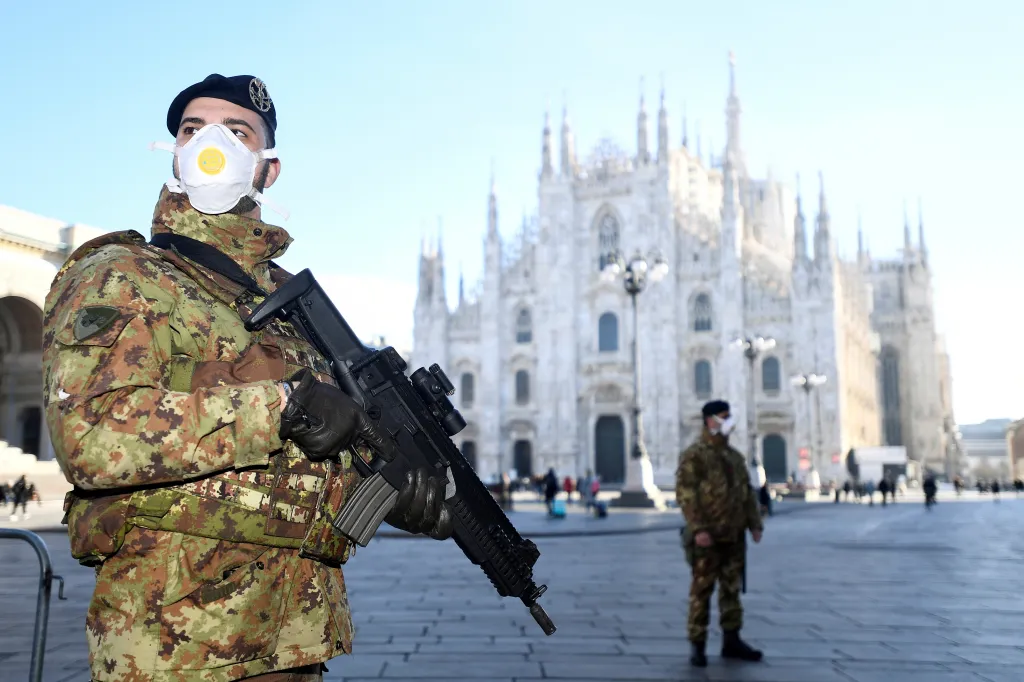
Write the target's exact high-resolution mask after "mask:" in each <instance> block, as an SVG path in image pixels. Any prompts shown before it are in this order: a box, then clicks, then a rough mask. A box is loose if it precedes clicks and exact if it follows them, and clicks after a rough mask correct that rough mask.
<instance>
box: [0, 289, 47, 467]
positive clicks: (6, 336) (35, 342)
mask: <svg viewBox="0 0 1024 682" xmlns="http://www.w3.org/2000/svg"><path fill="white" fill-rule="evenodd" d="M42 348H43V311H42V310H40V309H39V306H37V305H36V304H35V303H33V302H32V301H29V300H28V299H25V298H21V297H18V296H6V297H4V298H0V440H4V441H7V442H8V443H10V444H11V445H13V446H15V447H19V448H21V449H22V450H24V451H25V452H26V453H28V454H33V455H44V454H45V453H42V452H40V446H41V443H40V434H41V433H42V425H41V421H42V417H41V415H42V408H41V400H42V395H43V373H42Z"/></svg>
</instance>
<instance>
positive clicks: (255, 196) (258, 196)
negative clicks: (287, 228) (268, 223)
mask: <svg viewBox="0 0 1024 682" xmlns="http://www.w3.org/2000/svg"><path fill="white" fill-rule="evenodd" d="M249 197H250V198H251V199H252V200H253V201H255V202H256V203H257V204H259V205H260V206H266V207H267V208H269V209H270V210H271V211H273V212H274V213H276V214H278V215H279V216H281V217H282V218H284V219H285V220H288V218H289V217H290V216H291V212H290V211H288V209H286V208H285V207H284V206H281V205H280V204H276V203H274V202H273V201H271V200H270V199H267V198H266V197H265V196H264V195H263V193H262V192H260V191H259V190H256V189H253V190H252V191H251V192H249Z"/></svg>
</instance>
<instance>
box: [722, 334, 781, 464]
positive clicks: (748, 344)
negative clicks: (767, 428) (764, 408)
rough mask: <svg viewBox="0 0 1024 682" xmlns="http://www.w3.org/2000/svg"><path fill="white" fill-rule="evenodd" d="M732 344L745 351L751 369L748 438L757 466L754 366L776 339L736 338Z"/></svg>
mask: <svg viewBox="0 0 1024 682" xmlns="http://www.w3.org/2000/svg"><path fill="white" fill-rule="evenodd" d="M732 345H733V347H734V348H739V349H741V350H742V351H743V357H745V358H746V359H747V366H748V368H749V370H750V373H749V375H748V378H749V380H748V382H747V439H748V442H749V444H750V455H749V462H750V465H751V466H757V463H758V461H759V460H758V457H757V414H756V411H757V406H756V403H755V401H756V398H755V394H754V385H755V377H754V367H755V366H756V363H757V358H758V357H759V356H760V355H761V353H764V352H765V351H769V350H771V349H772V348H775V339H772V338H767V339H766V338H764V337H763V336H752V337H747V338H745V339H736V340H735V341H733V342H732Z"/></svg>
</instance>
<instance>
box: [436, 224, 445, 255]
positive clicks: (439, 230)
mask: <svg viewBox="0 0 1024 682" xmlns="http://www.w3.org/2000/svg"><path fill="white" fill-rule="evenodd" d="M443 238H444V221H443V220H442V219H441V216H437V257H438V259H439V260H441V261H444V247H443V246H442V245H441V242H442V241H443Z"/></svg>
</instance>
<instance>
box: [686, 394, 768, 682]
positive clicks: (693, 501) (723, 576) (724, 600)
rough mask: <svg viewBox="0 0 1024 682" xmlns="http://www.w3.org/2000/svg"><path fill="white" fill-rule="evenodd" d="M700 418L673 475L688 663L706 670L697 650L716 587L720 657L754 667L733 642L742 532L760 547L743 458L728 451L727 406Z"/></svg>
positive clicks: (701, 648)
mask: <svg viewBox="0 0 1024 682" xmlns="http://www.w3.org/2000/svg"><path fill="white" fill-rule="evenodd" d="M702 414H703V417H704V429H703V432H702V433H701V436H700V439H699V440H698V441H697V442H696V443H694V444H693V445H691V446H690V447H689V448H687V449H686V450H685V451H684V452H683V453H682V455H680V457H679V467H678V469H676V501H677V502H678V503H679V507H680V509H682V511H683V516H684V517H685V519H686V529H685V531H684V536H683V545H684V548H685V549H686V557H687V562H688V563H689V564H690V566H691V568H692V571H693V577H692V581H691V584H690V603H689V615H688V619H687V630H688V632H687V634H688V636H689V639H690V643H691V649H692V651H691V655H690V663H691V664H692V665H694V666H697V667H700V668H703V667H705V666H707V664H708V661H707V656H706V653H705V645H706V642H707V632H708V621H709V620H710V615H711V613H710V604H711V594H712V592H714V589H715V583H716V582H717V583H718V610H719V613H720V616H719V617H720V624H721V626H722V632H723V640H722V657H723V658H735V659H739V660H743V661H760V660H761V652H760V651H758V650H756V649H754V648H752V647H750V646H749V645H747V643H746V642H744V641H743V640H742V639H740V629H741V628H742V626H743V606H742V604H741V603H740V589H741V586H742V584H743V569H744V563H745V561H746V532H747V530H749V531H750V533H751V536H752V537H753V539H754V542H760V541H761V533H762V531H763V526H762V523H761V514H760V512H759V510H758V506H757V498H756V496H755V494H754V490H753V488H752V487H751V485H750V475H749V473H748V471H747V463H746V458H745V457H744V456H743V455H742V454H740V453H739V452H737V451H736V450H734V449H733V448H731V447H729V434H730V433H731V432H732V430H733V428H734V426H735V420H734V419H733V418H732V417H731V416H730V414H729V403H727V402H725V401H722V400H714V401H712V402H709V403H707V404H706V405H705V406H704V408H703V410H702Z"/></svg>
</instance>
